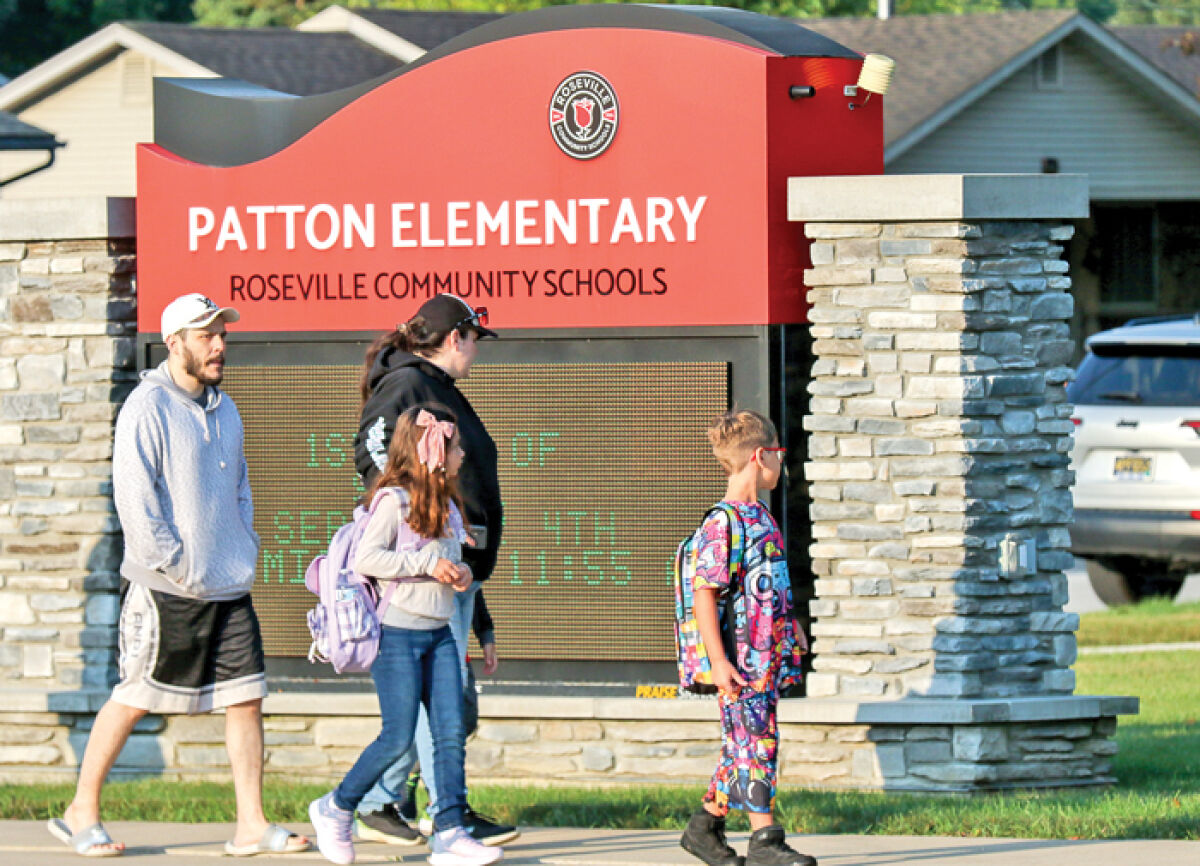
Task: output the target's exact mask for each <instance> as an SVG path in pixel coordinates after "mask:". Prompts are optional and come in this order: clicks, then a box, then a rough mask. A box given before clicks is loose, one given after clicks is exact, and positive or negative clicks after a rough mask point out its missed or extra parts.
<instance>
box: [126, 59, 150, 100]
mask: <svg viewBox="0 0 1200 866" xmlns="http://www.w3.org/2000/svg"><path fill="white" fill-rule="evenodd" d="M152 67H153V64H152V62H151V60H150V58H149V57H146V56H144V55H142V54H135V53H133V52H132V51H127V52H125V54H123V55H122V56H121V104H122V105H149V104H150V94H151V91H152V87H151V77H152V76H153V68H152Z"/></svg>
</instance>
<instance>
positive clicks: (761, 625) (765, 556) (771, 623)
mask: <svg viewBox="0 0 1200 866" xmlns="http://www.w3.org/2000/svg"><path fill="white" fill-rule="evenodd" d="M730 504H732V505H733V507H734V508H735V509H736V510H737V513H738V516H739V517H741V519H742V533H743V534H744V538H745V542H744V549H743V552H742V567H741V570H740V571H741V573H740V575H731V574H730V569H729V537H730V532H729V529H730V527H729V518H728V517H727V516H726V515H725V514H724V513H722V512H719V511H718V512H714V513H713V514H711V515H709V518H708V520H706V521H705V522H704V524H703V525H702V526H701V527H700V532H701V535H702V536H703V542H702V543H701V545H700V549H699V551H698V555H697V563H696V579H695V584H694V586H695V589H716V590H718V591H719V592H720V593H721V594H722V596H723V597H724V601H725V604H726V606H727V607H728V606H729V605H732V612H733V615H732V617H726V618H725V622H728V621H732V622H733V624H734V647H735V648H736V649H735V651H736V653H737V658H736V659H731V661H732V662H733V664H734V666H735V667H736V668H737V669H738V672H739V673H740V674H741V675H742V677H743V678H744V679H745V680H746V684H747V687H748V688H750V689H752V690H753V691H755V692H766V691H773V690H782V689H785V688H787V687H788V686H790V685H793V684H795V683H797V682H799V681H800V659H801V656H803V655H804V653H805V652H807V651H808V642H807V641H806V640H805V638H804V632H803V631H801V629H800V626H799V624H798V623H797V622H796V618H795V615H794V614H793V609H794V606H793V603H792V584H791V580H790V579H789V577H788V566H787V559H786V558H785V557H784V553H783V536H782V535H781V534H780V532H779V524H777V523H776V522H775V518H774V517H772V516H771V512H770V511H768V510H767V508H766V506H764V505H763V504H762V503H759V502H733V503H730ZM725 622H722V628H725Z"/></svg>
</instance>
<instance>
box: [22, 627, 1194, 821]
mask: <svg viewBox="0 0 1200 866" xmlns="http://www.w3.org/2000/svg"><path fill="white" fill-rule="evenodd" d="M1139 607H1141V606H1139ZM1143 615H1148V614H1145V611H1143ZM1176 615H1177V614H1176V612H1174V611H1168V612H1165V613H1159V614H1155V616H1157V617H1158V618H1159V619H1160V620H1169V619H1172V618H1173V617H1174V616H1176ZM1178 615H1180V616H1182V617H1184V618H1187V617H1190V616H1191V615H1192V614H1191V613H1189V612H1187V611H1183V612H1181V613H1180V614H1178ZM1094 616H1102V617H1111V618H1114V619H1119V618H1120V616H1121V615H1120V614H1119V613H1118V614H1108V613H1106V614H1100V615H1089V617H1085V623H1087V622H1090V621H1091V620H1092V617H1094ZM1138 618H1139V617H1134V618H1133V619H1134V620H1136V619H1138ZM1164 630H1166V629H1162V630H1160V632H1161V631H1164ZM1139 642H1140V641H1139ZM1075 669H1076V672H1077V675H1078V688H1077V690H1076V691H1077V693H1078V694H1109V695H1137V696H1138V697H1140V698H1141V699H1142V711H1141V714H1140V715H1138V716H1136V717H1132V718H1125V719H1123V720H1122V721H1121V723H1120V726H1119V728H1118V732H1117V740H1118V743H1119V744H1120V749H1121V750H1120V753H1119V754H1118V755H1117V756H1116V757H1115V758H1114V761H1113V766H1114V773H1115V775H1116V776H1117V779H1118V784H1117V785H1116V787H1114V788H1111V789H1108V790H1092V791H1087V790H1085V791H1075V792H1048V793H1009V794H986V795H979V796H974V797H964V796H932V795H921V796H917V795H901V794H887V793H858V792H844V793H840V792H812V791H803V790H789V789H785V790H783V791H782V792H781V793H780V796H779V801H778V811H779V816H780V819H781V821H782V822H783V823H784V824H785V826H787V827H788V828H789V829H791V830H792V831H794V832H805V833H871V834H897V835H947V836H958V835H972V836H1013V837H1024V838H1060V839H1061V838H1073V837H1079V838H1088V839H1117V838H1162V839H1200V725H1198V724H1197V720H1198V719H1200V652H1163V653H1131V654H1126V655H1103V656H1085V657H1083V658H1081V659H1080V660H1079V662H1078V664H1076V666H1075ZM120 784H121V788H120V793H119V794H118V793H117V792H116V791H115V790H113V787H115V786H113V787H110V788H109V789H108V793H107V795H106V799H105V810H106V811H105V815H106V818H108V819H109V820H156V821H190V822H202V821H231V820H233V805H232V804H233V792H232V788H231V787H230V786H228V785H219V784H207V783H175V782H162V781H154V780H149V781H140V782H126V783H120ZM324 790H325V789H324V788H322V787H319V786H313V785H299V784H282V783H278V782H270V783H268V785H267V789H266V794H265V797H266V801H267V811H268V813H269V814H270V815H271V817H272V818H274V819H275V820H283V821H287V822H291V823H296V824H301V823H305V822H306V821H307V813H306V808H307V805H308V802H309V800H311V799H313V798H314V797H316V796H318V795H320V794H322V793H324ZM702 793H703V791H702V788H701V787H699V786H662V785H637V786H626V787H616V788H604V789H598V790H597V789H590V790H585V789H579V788H555V787H537V788H528V787H518V786H512V787H502V786H482V785H481V786H476V787H473V788H472V789H471V801H472V805H474V806H475V807H476V808H477V809H479V810H480V811H482V812H484V813H489V814H492V815H493V816H495V817H497V818H499V819H501V820H504V821H510V822H513V823H518V824H523V825H546V826H551V825H559V826H592V827H615V828H638V827H645V828H663V829H673V830H674V829H681V828H682V827H683V825H684V823H685V822H686V820H687V817H688V815H689V814H690V813H691V811H692V810H693V809H694V808H695V807H696V805H697V803H698V802H699V799H700V796H701V794H702ZM70 795H71V789H70V787H69V786H65V785H53V786H51V785H27V786H15V785H9V786H0V818H46V817H48V816H49V815H52V814H57V813H59V812H61V810H62V808H63V807H64V806H65V805H66V803H67V801H68V799H69V798H70ZM731 825H732V827H733V829H745V827H746V825H745V821H744V819H742V818H740V817H735V819H734V820H733V821H732V822H731Z"/></svg>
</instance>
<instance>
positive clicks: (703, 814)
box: [679, 809, 745, 866]
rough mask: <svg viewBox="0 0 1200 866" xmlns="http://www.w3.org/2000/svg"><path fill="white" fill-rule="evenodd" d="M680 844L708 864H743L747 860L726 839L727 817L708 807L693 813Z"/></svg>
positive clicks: (722, 865) (732, 865) (738, 865)
mask: <svg viewBox="0 0 1200 866" xmlns="http://www.w3.org/2000/svg"><path fill="white" fill-rule="evenodd" d="M679 846H680V847H681V848H683V850H684V851H687V852H688V853H689V854H691V855H692V856H693V857H698V858H699V859H701V860H703V861H704V862H705V863H707V864H708V866H743V863H744V862H745V861H743V860H742V858H741V857H739V856H738V854H737V852H736V851H734V850H733V849H732V848H730V847H729V843H728V842H726V841H725V819H724V818H718V817H717V816H716V815H713V814H712V813H710V812H709V811H708V810H707V809H700V810H699V811H697V812H696V814H694V815H692V818H691V820H690V821H688V825H687V827H686V828H684V831H683V836H682V837H681V838H680V840H679Z"/></svg>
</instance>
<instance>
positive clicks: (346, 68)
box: [125, 21, 403, 96]
mask: <svg viewBox="0 0 1200 866" xmlns="http://www.w3.org/2000/svg"><path fill="white" fill-rule="evenodd" d="M125 26H127V27H129V28H130V29H132V30H135V31H136V32H138V33H140V34H142V35H143V36H145V37H147V38H149V39H153V40H154V41H155V42H157V43H159V44H160V45H163V46H165V47H166V48H167V49H169V50H170V51H173V52H175V53H177V54H179V55H181V56H183V57H186V58H187V59H189V60H191V61H193V62H194V63H198V64H199V65H201V66H203V67H205V68H206V69H209V70H212V71H213V72H215V73H216V74H217V75H220V76H222V77H224V78H238V79H241V80H242V81H248V82H250V83H251V84H257V85H259V86H261V87H266V88H269V89H271V90H278V91H281V92H283V93H291V94H294V95H296V96H309V95H312V94H314V93H324V92H327V91H330V90H340V89H341V88H343V87H349V86H350V85H353V84H359V83H360V82H363V81H368V80H370V79H372V78H378V77H379V76H380V75H384V74H385V73H388V72H393V71H395V70H396V69H398V68H399V67H400V66H402V65H403V64H402V63H401V62H400V61H398V60H397V59H396V58H395V57H393V56H391V55H389V54H385V53H384V52H382V51H380V50H379V49H377V48H375V47H373V46H370V45H367V44H366V43H364V42H363V41H361V40H360V39H358V38H357V37H355V36H353V35H352V34H349V33H306V32H302V31H299V30H287V29H283V28H270V29H266V28H251V29H225V28H216V27H190V26H188V25H186V24H174V23H169V22H162V21H131V22H126V23H125Z"/></svg>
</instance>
